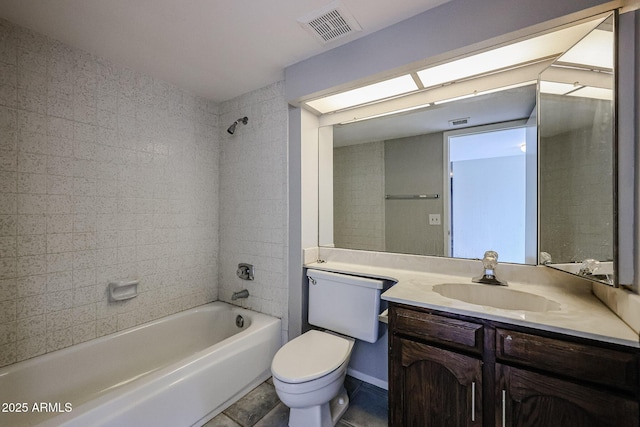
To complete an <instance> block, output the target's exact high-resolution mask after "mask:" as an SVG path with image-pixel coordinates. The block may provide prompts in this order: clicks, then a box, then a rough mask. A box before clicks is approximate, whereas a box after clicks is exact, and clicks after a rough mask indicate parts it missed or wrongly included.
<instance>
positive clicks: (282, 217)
mask: <svg viewBox="0 0 640 427" xmlns="http://www.w3.org/2000/svg"><path fill="white" fill-rule="evenodd" d="M244 116H247V117H248V118H249V122H248V123H247V124H246V125H243V124H239V125H238V127H237V128H236V132H235V134H234V135H229V134H228V133H227V132H226V129H227V127H228V126H229V125H231V123H233V122H234V121H235V120H237V119H238V118H240V117H244ZM220 128H221V132H220V183H221V185H220V248H221V251H220V275H219V276H220V293H219V298H220V300H223V301H227V302H233V303H235V304H238V305H242V306H243V307H247V308H251V309H253V310H256V311H260V312H263V313H266V314H270V315H273V316H276V317H281V318H282V319H283V321H282V325H283V339H284V337H286V336H287V334H286V328H287V304H288V291H287V289H288V283H287V274H286V272H287V251H288V244H287V242H288V235H287V229H288V228H287V221H288V219H287V211H288V209H287V206H288V205H287V152H288V151H287V142H288V139H287V135H288V107H287V102H286V100H285V95H284V84H283V82H279V83H275V84H272V85H270V86H267V87H265V88H262V89H259V90H255V91H252V92H249V93H247V94H245V95H242V96H240V97H238V98H235V99H233V100H231V101H227V102H224V103H222V104H221V105H220ZM241 262H247V263H250V264H253V265H254V266H255V280H254V281H246V280H241V279H239V278H238V277H237V276H236V268H237V266H238V263H241ZM242 289H248V290H249V294H250V296H249V298H247V299H246V300H236V301H231V295H232V294H233V292H237V291H240V290H242Z"/></svg>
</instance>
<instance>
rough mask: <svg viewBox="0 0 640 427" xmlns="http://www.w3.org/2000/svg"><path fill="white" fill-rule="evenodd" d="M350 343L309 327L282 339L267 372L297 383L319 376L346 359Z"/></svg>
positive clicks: (330, 370) (333, 368)
mask: <svg viewBox="0 0 640 427" xmlns="http://www.w3.org/2000/svg"><path fill="white" fill-rule="evenodd" d="M350 352H351V343H350V342H349V341H348V340H347V339H345V338H342V337H339V336H336V335H333V334H329V333H326V332H320V331H316V330H311V331H309V332H305V333H304V334H302V335H300V336H299V337H297V338H294V339H293V340H291V341H289V342H288V343H286V344H285V345H284V346H282V348H280V350H278V352H277V353H276V355H275V357H274V358H273V362H272V363H271V372H272V374H273V376H274V377H275V378H277V379H278V380H280V381H281V382H285V383H289V384H299V383H304V382H308V381H313V380H315V379H318V378H321V377H323V376H326V375H328V374H329V373H331V372H333V371H335V370H336V369H338V368H339V367H340V366H342V365H343V364H344V362H345V361H346V360H348V358H349V356H350Z"/></svg>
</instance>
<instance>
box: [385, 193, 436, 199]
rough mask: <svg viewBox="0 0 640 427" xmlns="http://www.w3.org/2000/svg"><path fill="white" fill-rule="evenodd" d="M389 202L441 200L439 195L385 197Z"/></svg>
mask: <svg viewBox="0 0 640 427" xmlns="http://www.w3.org/2000/svg"><path fill="white" fill-rule="evenodd" d="M384 198H385V199H387V200H421V199H424V200H427V199H439V198H440V195H439V194H387V195H386V196H384Z"/></svg>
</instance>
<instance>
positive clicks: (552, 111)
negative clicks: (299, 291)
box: [319, 19, 613, 281]
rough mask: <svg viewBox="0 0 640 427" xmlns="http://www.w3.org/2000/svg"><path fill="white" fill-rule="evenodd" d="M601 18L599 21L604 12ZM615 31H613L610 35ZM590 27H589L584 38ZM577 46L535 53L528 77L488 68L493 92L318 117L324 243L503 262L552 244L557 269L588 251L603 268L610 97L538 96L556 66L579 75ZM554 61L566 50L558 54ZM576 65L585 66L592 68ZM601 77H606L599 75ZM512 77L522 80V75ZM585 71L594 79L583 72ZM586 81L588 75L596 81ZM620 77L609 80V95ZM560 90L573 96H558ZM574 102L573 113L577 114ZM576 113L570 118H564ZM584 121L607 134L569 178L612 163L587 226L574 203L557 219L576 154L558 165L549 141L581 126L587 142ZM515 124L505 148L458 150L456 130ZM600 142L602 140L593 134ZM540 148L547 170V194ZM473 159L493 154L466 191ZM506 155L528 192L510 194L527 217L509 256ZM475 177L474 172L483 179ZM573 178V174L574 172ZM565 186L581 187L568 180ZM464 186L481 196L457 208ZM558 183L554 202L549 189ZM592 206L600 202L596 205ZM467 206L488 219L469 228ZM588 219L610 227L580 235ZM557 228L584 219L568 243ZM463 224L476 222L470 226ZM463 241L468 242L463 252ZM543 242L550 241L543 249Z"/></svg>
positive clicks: (520, 218) (594, 195) (490, 130)
mask: <svg viewBox="0 0 640 427" xmlns="http://www.w3.org/2000/svg"><path fill="white" fill-rule="evenodd" d="M598 22H602V19H601V20H599V21H598ZM596 25H597V24H596ZM607 25H608V24H607V23H603V24H601V25H600V26H599V27H598V29H597V30H598V31H605V30H604V29H605V28H607ZM593 28H594V26H591V27H590V30H592V29H593ZM609 28H611V26H610V25H609ZM612 34H613V33H611V32H610V36H611V35H612ZM583 36H584V33H583V34H582V35H581V37H583ZM601 39H602V38H601V37H599V38H598V40H597V41H598V42H599V43H602V40H601ZM594 40H595V38H589V37H584V38H582V40H581V42H580V43H581V44H589V43H593V42H594ZM610 41H611V43H610V49H613V38H612V37H610ZM580 43H579V44H580ZM577 46H578V45H576V47H577ZM571 53H572V49H569V50H567V51H566V52H565V53H564V54H558V55H556V56H554V58H552V59H550V60H548V61H546V62H545V61H543V60H541V61H539V62H537V63H534V64H529V65H528V67H529V68H530V69H529V74H528V75H531V76H532V78H530V79H529V80H527V79H523V78H521V79H520V81H521V84H519V85H511V86H509V85H505V84H504V82H499V80H500V77H501V76H502V73H499V75H497V76H496V73H493V74H492V76H491V77H492V78H493V79H494V81H496V80H497V81H498V83H496V84H495V86H494V87H495V88H496V89H494V90H490V91H486V92H485V94H478V95H475V96H469V97H461V98H464V99H453V100H450V101H448V102H432V103H430V104H429V105H428V106H426V107H423V108H420V109H415V110H412V111H406V112H399V113H397V114H392V115H385V116H382V117H377V118H371V119H368V120H362V121H355V122H352V123H343V124H335V125H333V126H326V127H322V128H320V145H319V150H320V156H319V158H320V186H321V188H320V224H319V230H320V236H319V241H320V246H332V247H338V248H347V249H361V250H372V251H383V252H394V253H407V254H419V255H437V256H454V257H463V258H480V257H482V254H483V252H484V250H487V249H495V250H497V251H498V253H500V254H501V257H500V261H501V262H517V263H527V264H535V263H537V262H538V254H539V252H540V251H543V252H547V253H548V254H550V255H551V260H552V263H553V265H554V266H556V267H558V268H561V267H562V266H563V264H572V265H571V266H570V267H571V268H566V269H565V270H566V271H570V272H573V273H578V272H579V271H580V268H578V269H577V270H576V269H575V266H576V265H575V264H576V261H580V262H582V261H583V260H584V257H590V258H593V259H595V260H596V261H599V262H600V266H599V267H600V270H599V273H603V272H604V271H605V270H604V269H603V268H604V267H606V263H607V262H610V260H611V255H609V254H610V253H611V251H610V250H611V248H612V247H613V244H612V238H613V228H612V224H613V211H612V206H613V202H612V201H613V198H612V196H611V192H612V191H611V189H612V188H613V182H612V179H611V178H612V173H613V161H612V158H613V139H612V138H609V139H608V140H605V139H603V138H601V137H602V136H603V135H605V134H607V133H609V134H610V133H611V132H609V130H611V129H612V121H611V120H612V113H611V107H612V102H611V100H608V101H607V100H602V99H598V100H597V101H595V100H589V99H587V100H586V101H585V98H582V97H577V96H576V95H574V96H565V95H564V94H563V95H558V94H553V93H548V92H545V93H543V94H540V95H538V91H537V85H536V79H537V78H538V76H541V81H554V80H558V79H557V78H556V77H555V76H556V75H558V74H561V75H562V76H563V78H565V79H570V78H571V77H570V75H569V73H568V72H567V70H570V69H572V68H570V67H568V66H567V65H568V64H569V63H573V62H574V60H573V59H571V58H570V56H569V54H571ZM547 59H548V58H547ZM570 59H571V61H569V60H570ZM554 60H557V61H556V62H553V61H554ZM517 71H518V70H516V71H514V72H517ZM578 71H579V72H580V73H582V74H584V73H587V74H589V73H594V71H589V72H586V71H584V70H578ZM509 72H511V71H505V72H504V73H505V75H507V74H506V73H509ZM532 72H533V74H531V73H532ZM598 73H600V74H602V76H605V75H607V76H612V70H611V69H609V70H604V69H598ZM548 76H554V77H553V78H551V77H548ZM602 76H598V77H600V79H599V80H601V77H602ZM473 80H474V81H475V80H480V78H478V79H473ZM506 80H508V81H510V82H513V79H509V78H506ZM563 81H564V80H561V82H563ZM575 81H580V80H573V81H572V83H573V82H575ZM582 81H583V82H584V83H586V82H587V80H584V79H583V80H582ZM588 82H589V83H590V84H591V80H589V81H588ZM462 84H470V85H473V84H474V83H473V82H462V83H460V84H459V83H458V82H456V83H455V84H453V85H451V86H457V85H460V86H461V85H462ZM541 84H542V83H541ZM445 86H446V85H445ZM504 86H507V87H504ZM543 86H544V85H543ZM585 86H586V85H585ZM591 86H593V87H601V86H602V84H600V86H596V85H595V83H594V84H592V85H591ZM485 87H486V86H485ZM612 87H613V85H612V84H611V85H610V86H609V90H610V95H612V94H611V88H612ZM498 88H502V89H498ZM471 92H473V91H471ZM561 96H564V98H570V99H568V100H567V99H563V100H559V99H558V98H559V97H561ZM445 98H446V97H445ZM583 101H585V102H583ZM607 102H608V104H607ZM557 108H560V110H561V113H562V115H561V114H560V112H558V111H556V109H557ZM573 108H575V109H576V112H575V113H570V110H571V109H573ZM587 113H588V114H590V116H588V114H587ZM567 117H569V118H570V119H571V120H567ZM538 121H539V126H540V128H541V133H540V147H541V152H540V153H538V143H537V138H538V132H537V127H536V125H537V124H538V123H537V122H538ZM585 121H586V122H588V123H590V126H591V133H592V135H593V137H594V138H595V137H596V136H597V137H598V138H600V139H598V144H599V145H598V149H599V150H600V151H597V152H596V151H595V149H594V148H593V147H592V148H585V149H584V151H586V152H587V153H588V154H590V156H587V157H589V160H588V161H587V160H585V162H584V164H582V165H577V164H576V165H571V166H572V167H573V166H575V167H576V171H578V170H579V171H580V172H579V173H578V172H576V176H575V177H572V178H577V179H576V183H577V184H580V183H592V182H593V180H594V179H596V178H595V176H602V174H605V176H607V177H608V178H607V180H602V181H604V182H602V181H598V185H591V187H589V188H590V193H589V194H590V196H589V198H588V199H587V200H589V201H590V203H591V204H592V205H596V204H598V205H599V204H600V202H602V203H601V206H598V207H597V209H591V211H592V212H594V215H592V216H590V217H589V219H588V220H587V222H583V223H582V225H580V224H572V221H574V220H576V218H575V215H573V214H567V215H565V216H564V217H563V221H564V222H558V221H557V219H558V218H557V217H558V216H563V215H564V213H563V211H562V210H558V209H555V208H554V206H557V204H556V205H554V203H557V198H559V197H560V196H559V194H561V193H560V192H559V189H558V188H554V187H553V185H556V184H557V183H558V182H559V180H560V178H559V177H562V176H564V177H566V175H567V173H568V172H567V171H569V170H570V169H569V166H570V165H569V164H565V165H559V161H560V160H559V158H558V157H557V155H556V154H554V152H553V151H552V150H551V148H550V147H555V148H556V150H557V149H559V147H560V146H561V145H560V144H555V145H552V142H553V141H554V140H556V141H557V140H558V139H561V138H564V137H566V136H567V135H568V134H569V132H573V131H576V132H577V133H576V134H575V136H574V137H572V138H570V139H572V140H576V141H575V142H576V144H578V143H579V142H578V141H579V140H580V138H579V137H578V135H580V133H581V132H582V134H584V132H585V130H584V127H585V126H588V124H587V123H585ZM607 122H608V123H609V124H608V125H607V124H606V123H607ZM569 123H571V125H570V126H569V127H568V128H566V129H562V128H563V126H565V125H566V124H569ZM510 129H520V130H522V133H521V135H524V136H521V137H519V138H520V139H518V140H517V142H516V141H512V142H510V143H507V144H506V145H507V146H506V147H501V148H500V149H498V147H497V145H496V148H495V149H494V148H486V149H481V150H476V151H479V153H476V154H475V158H467V157H465V156H469V155H470V154H469V152H470V151H473V150H469V149H465V148H463V149H461V150H458V151H459V152H462V153H464V155H463V156H462V157H460V155H459V154H456V153H455V152H456V150H455V149H453V150H452V149H451V142H450V141H451V139H452V138H455V137H459V136H465V135H468V134H473V133H476V134H480V135H485V136H487V135H489V136H490V138H488V139H489V140H494V141H497V140H499V136H498V133H497V132H498V131H505V130H510ZM596 134H597V135H596ZM523 138H524V139H523ZM591 142H592V143H595V142H594V140H591ZM503 145H505V144H503ZM487 147H489V146H487ZM503 149H505V150H506V151H504V150H503ZM500 150H503V151H500ZM514 150H515V151H514ZM567 150H569V149H567ZM571 150H573V151H568V154H567V155H565V157H564V159H565V161H567V162H569V163H571V161H573V159H574V158H575V156H574V155H573V154H575V152H576V150H577V151H578V152H580V150H579V149H577V148H576V147H572V148H571ZM572 153H573V154H572ZM538 154H539V155H540V159H539V160H540V170H541V176H540V183H539V185H540V192H539V193H538V188H537V186H538V173H537V170H538V169H537V167H538V166H537V163H538ZM583 154H586V153H583ZM452 156H453V157H452ZM456 156H457V157H456ZM596 158H597V159H599V160H600V161H602V163H607V167H608V169H607V170H605V169H606V168H605V169H593V171H594V175H592V176H591V177H590V178H586V177H585V173H586V171H585V169H587V164H588V163H593V162H594V159H596ZM472 160H473V161H475V162H480V163H477V164H481V165H484V166H480V167H479V169H482V170H484V171H485V172H486V171H489V172H491V173H489V174H488V175H485V177H484V178H477V177H478V176H480V175H474V176H476V178H475V181H476V182H475V183H476V184H477V183H478V182H480V183H481V186H480V190H477V189H476V190H474V189H471V190H468V189H467V190H466V193H464V191H463V190H464V188H465V186H466V183H465V182H464V181H461V179H462V177H463V176H464V175H465V173H463V172H464V168H463V165H462V163H461V162H464V161H472ZM489 160H490V161H489ZM507 160H508V161H509V162H511V164H516V163H517V164H518V165H520V166H518V168H517V170H518V174H520V175H519V176H520V177H519V178H518V180H519V181H518V182H519V184H518V188H519V189H520V190H519V191H520V193H513V194H516V195H517V196H518V198H519V199H520V201H521V202H520V207H519V208H518V209H519V210H518V213H513V212H511V211H510V213H509V214H508V215H509V218H511V219H513V220H514V221H513V222H514V223H515V224H516V225H514V227H518V225H517V224H520V225H519V227H520V228H519V229H517V228H516V230H518V233H519V234H520V235H521V238H519V240H520V241H521V242H520V243H518V246H519V249H518V251H517V252H518V254H517V255H514V256H513V257H510V256H507V255H505V256H504V257H503V256H502V255H503V253H505V254H506V253H507V252H508V250H507V249H505V250H503V251H502V252H501V249H500V245H501V243H500V242H499V241H497V240H496V241H495V242H494V241H491V240H490V239H491V238H492V237H494V235H495V234H499V233H497V231H500V230H501V229H502V228H503V225H504V223H505V219H504V218H500V217H499V215H500V214H501V213H502V212H506V211H509V210H510V209H511V208H510V207H509V208H508V209H507V208H506V207H507V203H508V202H510V201H511V199H514V198H516V197H514V196H508V195H506V193H502V191H503V188H502V187H505V185H504V184H505V183H509V182H511V179H512V178H509V177H508V175H503V172H504V171H505V170H506V168H507V166H505V165H506V163H505V162H506V161H507ZM491 162H493V163H491ZM507 163H508V162H507ZM500 165H502V166H500ZM509 167H512V166H509ZM553 167H557V168H559V169H560V170H561V171H562V170H563V171H564V172H561V173H559V174H558V177H555V178H553V179H551V175H549V176H547V175H548V174H550V172H549V171H550V170H551V169H550V168H553ZM595 171H597V172H595ZM563 174H564V175H563ZM578 177H580V179H578ZM468 182H471V183H474V179H471V180H470V181H468ZM564 182H565V183H567V180H566V179H565V180H564ZM483 186H484V190H482V188H483ZM470 188H471V187H470ZM511 190H512V191H514V190H513V189H511ZM516 191H517V190H516ZM562 191H564V192H567V191H572V190H570V189H568V188H565V189H563V190H562ZM460 194H467V195H469V194H471V195H473V194H476V195H478V194H480V197H478V198H477V199H476V200H474V201H473V203H475V204H473V203H471V204H470V205H467V206H464V205H461V206H463V207H457V205H456V204H455V200H456V198H457V196H458V195H460ZM554 194H555V196H556V201H554V199H553V197H552V195H554ZM562 194H565V193H562ZM576 194H580V195H583V196H584V194H585V191H584V186H582V187H581V188H580V192H577V190H576ZM538 197H540V207H539V209H540V219H539V221H540V228H539V229H538V206H537V199H538ZM462 199H464V200H466V201H469V200H470V197H467V196H465V197H462ZM605 199H606V201H605ZM487 205H492V206H493V207H497V209H496V212H497V213H492V214H489V213H487V212H485V211H484V210H482V209H481V208H485V207H487ZM514 209H515V208H514ZM563 210H566V209H564V208H563ZM595 211H597V212H598V214H597V215H596V214H595ZM461 213H462V214H465V213H467V214H468V215H462V216H463V217H466V218H467V219H469V218H470V219H476V220H478V219H479V220H480V222H478V223H475V224H474V223H473V222H470V223H469V224H470V225H467V226H466V228H465V226H463V225H460V224H458V223H457V222H456V221H457V220H458V219H457V217H458V216H460V214H461ZM547 216H549V219H547ZM554 221H555V222H554ZM552 224H556V225H554V226H555V227H556V228H555V229H554V228H551V227H548V226H551V225H552ZM569 224H572V225H569ZM591 225H593V229H595V228H600V227H601V228H602V229H603V230H604V231H602V232H599V233H598V236H597V237H595V238H593V239H587V238H581V237H579V235H580V234H581V233H584V234H590V233H591V231H590V230H592V228H589V227H591ZM557 227H565V228H566V229H569V228H570V227H573V229H574V230H575V232H574V242H573V243H572V244H571V245H568V244H565V245H564V246H563V251H562V252H560V250H559V249H557V248H556V247H555V246H554V244H553V243H552V240H550V239H549V236H550V235H553V234H554V230H557ZM465 229H466V230H467V231H463V230H465ZM607 230H610V232H609V233H608V237H609V243H604V241H603V238H602V236H603V235H604V234H607V232H606V231H607ZM538 231H539V232H538ZM507 234H509V233H507ZM458 237H462V238H463V243H461V241H458V240H456V238H458ZM507 238H508V237H507ZM511 240H513V239H511ZM589 245H595V246H598V250H596V249H593V250H592V249H590V248H589ZM462 247H469V248H471V249H470V250H469V251H460V248H462ZM607 247H608V249H607ZM538 248H540V249H538ZM545 248H547V249H548V250H546V251H545ZM505 251H506V252H505ZM571 252H572V253H571ZM546 259H547V258H546V255H545V260H546ZM541 261H543V260H541ZM577 265H580V264H577ZM573 270H575V271H573ZM583 273H584V272H583ZM595 273H598V272H597V271H596V272H595ZM590 276H591V277H590V278H593V279H600V278H602V277H599V276H598V275H597V274H591V275H590ZM604 279H605V281H610V280H611V277H610V276H607V277H604Z"/></svg>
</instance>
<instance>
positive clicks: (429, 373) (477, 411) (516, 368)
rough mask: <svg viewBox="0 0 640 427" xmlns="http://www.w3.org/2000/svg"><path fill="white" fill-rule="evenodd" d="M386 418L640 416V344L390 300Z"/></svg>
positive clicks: (618, 419) (459, 420) (545, 421)
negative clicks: (622, 343)
mask: <svg viewBox="0 0 640 427" xmlns="http://www.w3.org/2000/svg"><path fill="white" fill-rule="evenodd" d="M389 327H390V335H389V422H390V426H392V427H399V426H420V427H429V426H434V427H439V426H447V427H449V426H452V427H453V426H496V427H501V426H531V427H545V426H548V427H551V426H554V427H555V426H571V427H578V426H616V427H618V426H619V427H626V426H629V427H631V426H634V427H637V426H639V425H640V404H639V401H640V400H639V397H640V377H639V373H640V357H639V356H640V353H639V351H638V349H635V348H628V347H624V346H618V345H614V344H607V343H602V342H598V341H592V340H587V339H583V338H576V337H572V336H568V335H562V334H557V333H550V332H543V331H538V330H535V329H531V328H525V327H520V326H514V325H509V324H504V323H500V322H494V321H489V320H485V319H479V318H473V317H468V316H461V315H455V314H451V313H444V312H439V311H436V310H431V309H424V308H418V307H412V306H406V305H402V304H397V303H391V304H390V307H389Z"/></svg>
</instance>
